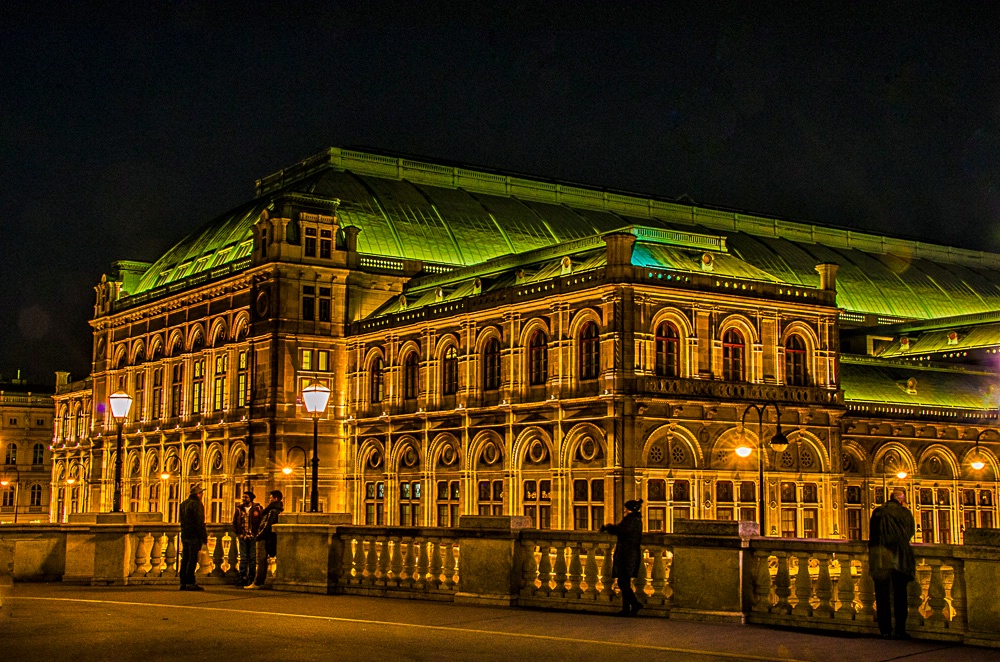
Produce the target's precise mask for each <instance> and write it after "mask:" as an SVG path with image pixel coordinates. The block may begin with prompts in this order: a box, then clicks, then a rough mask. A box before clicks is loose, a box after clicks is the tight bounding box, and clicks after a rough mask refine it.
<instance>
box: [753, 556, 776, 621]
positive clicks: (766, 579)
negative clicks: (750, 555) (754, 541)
mask: <svg viewBox="0 0 1000 662" xmlns="http://www.w3.org/2000/svg"><path fill="white" fill-rule="evenodd" d="M754 557H755V558H754V572H753V595H754V604H753V610H754V611H760V612H765V613H766V612H769V611H771V604H772V601H771V568H770V564H771V559H770V557H769V556H768V554H767V552H757V553H756V554H754Z"/></svg>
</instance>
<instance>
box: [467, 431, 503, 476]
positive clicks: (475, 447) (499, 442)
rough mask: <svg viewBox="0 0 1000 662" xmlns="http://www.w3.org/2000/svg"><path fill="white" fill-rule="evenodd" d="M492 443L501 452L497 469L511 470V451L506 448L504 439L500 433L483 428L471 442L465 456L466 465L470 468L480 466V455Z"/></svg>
mask: <svg viewBox="0 0 1000 662" xmlns="http://www.w3.org/2000/svg"><path fill="white" fill-rule="evenodd" d="M490 443H492V444H494V445H495V446H496V448H497V450H498V451H499V452H500V455H501V457H500V461H499V462H497V463H496V465H495V466H496V469H497V470H498V471H501V470H507V471H509V470H510V453H508V452H507V449H506V448H504V446H505V444H504V440H503V437H501V436H500V435H499V434H497V433H496V432H494V431H493V430H482V431H481V432H480V433H479V434H477V435H476V436H475V437H473V438H472V441H471V442H469V448H468V452H467V454H466V456H465V466H466V467H469V468H470V469H474V470H475V469H478V468H479V456H480V455H481V454H482V452H483V449H485V448H486V447H487V446H488V445H489V444H490Z"/></svg>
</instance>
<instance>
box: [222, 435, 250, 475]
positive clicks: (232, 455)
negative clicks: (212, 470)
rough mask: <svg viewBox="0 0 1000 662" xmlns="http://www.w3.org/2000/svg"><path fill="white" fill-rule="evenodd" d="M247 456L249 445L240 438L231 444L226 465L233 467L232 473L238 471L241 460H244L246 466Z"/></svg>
mask: <svg viewBox="0 0 1000 662" xmlns="http://www.w3.org/2000/svg"><path fill="white" fill-rule="evenodd" d="M246 458H247V445H246V443H245V442H244V441H243V440H242V439H238V440H236V441H234V442H231V444H230V446H229V453H228V455H227V457H226V466H228V467H230V468H231V471H230V473H236V471H238V470H239V468H240V460H241V459H242V460H243V466H244V468H245V467H246Z"/></svg>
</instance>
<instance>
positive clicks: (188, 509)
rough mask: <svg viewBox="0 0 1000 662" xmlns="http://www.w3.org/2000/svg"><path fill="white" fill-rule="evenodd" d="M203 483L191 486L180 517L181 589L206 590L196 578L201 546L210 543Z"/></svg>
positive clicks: (181, 508)
mask: <svg viewBox="0 0 1000 662" xmlns="http://www.w3.org/2000/svg"><path fill="white" fill-rule="evenodd" d="M204 491H205V490H204V488H202V487H201V485H194V486H192V487H191V494H190V496H188V498H187V499H185V500H184V503H182V504H181V507H180V512H179V515H180V517H179V519H180V523H181V570H180V575H181V590H182V591H204V590H205V589H204V588H202V587H201V586H199V585H198V584H197V583H196V582H195V579H194V571H195V568H197V567H198V552H200V551H201V546H202V545H204V544H206V543H208V530H207V529H206V528H205V506H204V505H202V503H201V493H202V492H204Z"/></svg>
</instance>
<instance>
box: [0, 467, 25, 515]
mask: <svg viewBox="0 0 1000 662" xmlns="http://www.w3.org/2000/svg"><path fill="white" fill-rule="evenodd" d="M10 469H12V470H13V471H14V480H11V479H10V477H9V474H8V473H7V470H5V471H4V475H3V478H0V486H2V487H3V488H4V489H7V488H8V487H9V486H10V484H11V483H14V487H13V490H14V524H17V497H18V493H19V492H20V488H21V472H20V471H18V468H17V466H12V467H10Z"/></svg>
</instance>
